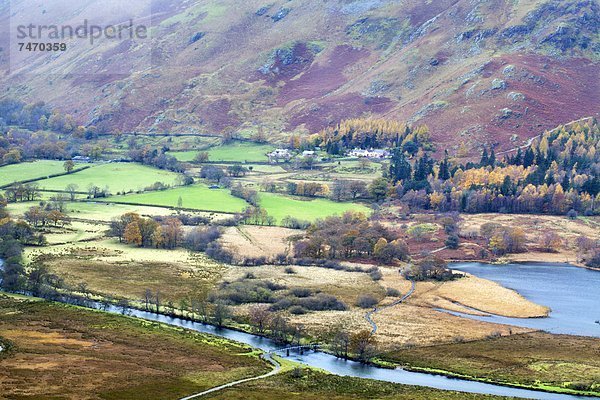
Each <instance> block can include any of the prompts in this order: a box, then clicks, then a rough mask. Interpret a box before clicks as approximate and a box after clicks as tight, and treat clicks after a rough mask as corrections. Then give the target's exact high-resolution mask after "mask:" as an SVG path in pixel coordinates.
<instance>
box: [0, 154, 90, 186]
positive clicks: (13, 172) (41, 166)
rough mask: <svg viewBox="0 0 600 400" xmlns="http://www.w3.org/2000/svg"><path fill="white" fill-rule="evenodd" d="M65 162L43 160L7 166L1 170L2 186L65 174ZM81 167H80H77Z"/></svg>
mask: <svg viewBox="0 0 600 400" xmlns="http://www.w3.org/2000/svg"><path fill="white" fill-rule="evenodd" d="M63 164H64V161H49V160H41V161H35V162H26V163H21V164H13V165H6V166H4V167H1V168H0V186H4V185H8V184H10V183H13V182H18V181H25V180H29V179H36V178H45V177H47V176H48V175H53V174H60V173H64V172H65V169H64V168H63ZM77 167H79V166H77Z"/></svg>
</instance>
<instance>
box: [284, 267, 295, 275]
mask: <svg viewBox="0 0 600 400" xmlns="http://www.w3.org/2000/svg"><path fill="white" fill-rule="evenodd" d="M284 271H285V273H286V274H290V275H292V274H295V273H296V270H295V269H294V268H292V267H285V270H284Z"/></svg>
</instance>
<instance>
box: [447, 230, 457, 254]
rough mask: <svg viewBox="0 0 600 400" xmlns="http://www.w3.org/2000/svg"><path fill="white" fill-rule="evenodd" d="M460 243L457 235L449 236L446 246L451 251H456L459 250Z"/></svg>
mask: <svg viewBox="0 0 600 400" xmlns="http://www.w3.org/2000/svg"><path fill="white" fill-rule="evenodd" d="M458 242H459V239H458V235H456V234H455V233H452V234H450V235H449V236H448V238H446V242H445V244H446V246H447V247H448V248H449V249H453V250H455V249H458Z"/></svg>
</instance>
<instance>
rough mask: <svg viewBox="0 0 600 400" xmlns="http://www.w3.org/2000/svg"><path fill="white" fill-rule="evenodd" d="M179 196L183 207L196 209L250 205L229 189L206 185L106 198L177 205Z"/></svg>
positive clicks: (232, 208) (237, 208)
mask: <svg viewBox="0 0 600 400" xmlns="http://www.w3.org/2000/svg"><path fill="white" fill-rule="evenodd" d="M179 197H181V200H182V207H183V208H190V209H196V210H207V211H217V212H219V211H220V212H239V211H243V210H244V208H246V207H247V206H248V203H246V202H245V201H244V200H242V199H239V198H237V197H233V196H232V195H231V194H230V193H229V191H228V190H225V189H209V188H208V187H207V186H205V185H193V186H186V187H179V188H174V189H168V190H163V191H159V192H148V193H141V194H131V195H126V196H114V197H110V198H108V199H106V201H109V202H126V203H136V204H145V205H155V206H167V207H176V206H177V201H178V199H179Z"/></svg>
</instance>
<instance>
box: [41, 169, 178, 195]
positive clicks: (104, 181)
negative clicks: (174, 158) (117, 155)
mask: <svg viewBox="0 0 600 400" xmlns="http://www.w3.org/2000/svg"><path fill="white" fill-rule="evenodd" d="M178 178H179V174H177V173H175V172H170V171H163V170H160V169H157V168H152V167H147V166H145V165H140V164H134V163H110V164H100V165H94V166H92V167H91V168H88V169H86V170H83V171H81V172H76V173H74V174H69V175H63V176H57V177H55V178H50V179H47V180H44V181H40V182H39V185H40V188H42V189H48V190H64V189H65V187H66V186H67V185H68V184H71V183H74V184H76V185H77V186H78V187H79V189H78V190H79V191H83V192H85V191H87V188H88V186H89V185H96V186H98V187H100V188H101V189H103V188H104V187H105V186H108V187H109V189H110V191H111V193H113V194H114V193H117V192H123V191H130V190H134V191H135V190H142V189H144V188H146V187H148V186H150V185H152V184H153V183H155V182H162V183H165V184H168V185H176V184H177V182H178Z"/></svg>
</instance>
